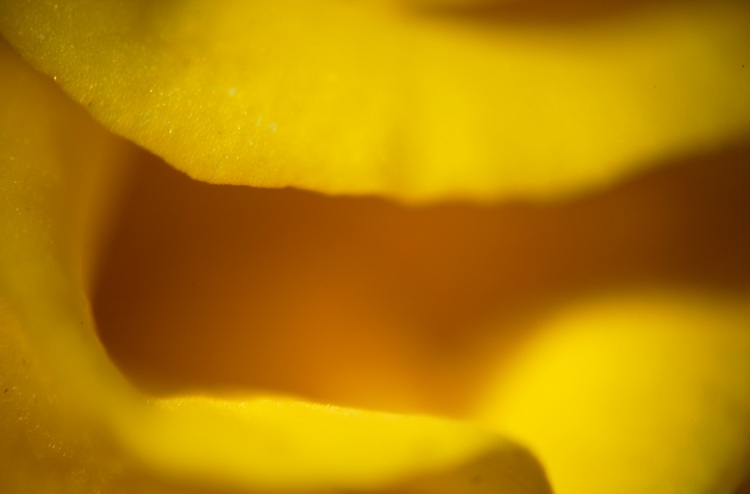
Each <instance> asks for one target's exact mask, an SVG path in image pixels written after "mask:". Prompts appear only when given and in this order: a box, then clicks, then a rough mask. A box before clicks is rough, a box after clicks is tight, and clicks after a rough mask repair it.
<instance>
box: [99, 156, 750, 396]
mask: <svg viewBox="0 0 750 494" xmlns="http://www.w3.org/2000/svg"><path fill="white" fill-rule="evenodd" d="M140 161H141V162H140V163H138V164H137V165H136V166H137V170H136V178H135V180H134V183H133V185H132V188H131V190H130V192H129V194H128V195H127V197H126V200H125V202H124V204H123V209H122V213H121V216H120V218H119V219H118V220H117V226H116V229H115V234H114V237H113V239H112V241H111V243H110V248H109V250H108V252H107V253H106V255H105V262H104V264H103V267H102V270H101V272H100V274H99V277H98V284H97V287H96V290H95V293H94V294H93V300H94V309H95V314H96V317H97V320H98V325H99V330H100V334H101V338H102V341H103V342H104V344H105V345H106V347H107V349H108V351H109V352H110V353H111V355H112V357H113V359H114V361H115V362H117V363H118V364H119V365H120V366H121V368H122V369H123V370H124V371H125V372H126V373H127V374H129V375H130V376H131V377H132V378H133V379H134V380H135V381H136V382H138V383H140V384H141V385H143V386H145V387H147V388H150V389H152V390H153V391H154V392H160V393H170V392H177V391H181V390H193V389H196V388H197V389H203V390H206V391H207V392H219V391H220V390H222V389H245V390H247V389H271V390H275V391H280V392H288V393H293V394H300V395H303V396H307V397H310V398H313V399H317V400H321V401H329V402H335V403H342V404H348V405H357V406H369V407H381V406H382V407H383V408H388V409H398V410H402V409H403V410H434V409H439V410H442V411H445V410H446V409H448V410H449V409H451V407H453V406H454V402H460V401H461V400H463V399H466V398H467V396H468V395H470V394H471V392H472V385H471V382H472V377H471V376H472V375H473V373H475V372H478V369H480V368H481V365H483V364H482V358H484V357H483V356H484V355H485V354H486V350H485V349H484V348H483V346H485V345H486V344H487V343H486V342H487V341H488V338H487V334H488V332H495V333H497V334H506V335H507V336H502V337H501V338H500V339H502V338H507V339H508V347H511V344H510V341H511V340H512V339H513V338H516V337H518V336H519V335H518V334H516V333H515V332H514V330H513V328H518V327H521V326H520V325H518V324H516V322H515V321H517V317H523V316H524V315H525V314H542V313H544V311H545V310H547V309H550V308H551V307H553V306H554V304H556V303H558V302H560V301H564V300H567V299H570V298H572V297H576V296H579V295H581V294H585V293H591V292H598V291H601V290H612V289H619V288H627V287H641V286H678V287H698V288H701V289H711V290H739V289H747V288H750V150H748V148H740V149H737V148H735V149H732V150H727V151H725V152H721V153H716V154H712V155H706V156H698V157H694V158H691V159H689V160H684V162H682V163H679V164H673V165H670V166H665V167H662V168H660V169H658V170H656V171H654V172H652V173H650V174H649V175H647V176H642V177H639V178H637V179H635V180H631V181H629V182H628V183H625V184H622V185H620V186H619V187H617V188H615V189H614V190H611V191H608V192H602V193H598V194H594V195H589V196H586V197H581V198H578V199H575V200H570V201H567V202H563V203H550V204H520V203H514V204H503V205H498V206H495V207H481V206H477V205H470V204H442V205H435V206H430V207H413V208H411V207H405V206H401V205H397V204H394V203H391V202H389V201H386V200H382V199H376V198H346V197H338V198H336V197H327V196H323V195H319V194H314V193H308V192H301V191H296V190H261V189H252V188H245V187H233V186H217V185H209V184H205V183H200V182H195V181H193V180H191V179H189V178H187V177H185V176H184V175H182V174H180V173H179V172H177V171H175V170H173V169H171V168H170V167H168V166H166V165H164V164H163V163H161V162H160V161H158V160H157V159H156V158H153V157H151V156H149V155H146V154H145V153H144V154H143V155H142V156H141V157H140ZM503 332H504V333H503ZM521 337H522V335H521ZM493 338H495V340H493V341H496V340H497V337H496V335H495V336H493ZM498 353H499V352H498V351H494V353H493V355H498ZM440 387H443V388H444V389H440ZM441 396H444V397H442V398H441ZM455 406H458V405H455Z"/></svg>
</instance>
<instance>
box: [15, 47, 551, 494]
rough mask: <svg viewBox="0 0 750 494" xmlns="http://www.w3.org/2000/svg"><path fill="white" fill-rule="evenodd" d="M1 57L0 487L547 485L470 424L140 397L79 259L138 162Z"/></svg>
mask: <svg viewBox="0 0 750 494" xmlns="http://www.w3.org/2000/svg"><path fill="white" fill-rule="evenodd" d="M0 57H1V58H0V64H1V66H2V71H3V75H4V77H3V78H2V80H1V81H0V94H2V96H3V104H2V111H1V112H0V161H1V163H2V164H1V165H0V228H1V230H0V236H1V237H2V239H3V241H2V243H0V380H1V386H2V391H1V393H2V394H0V400H1V401H0V403H2V406H0V430H1V431H2V437H3V440H2V441H0V491H2V492H45V493H55V492H65V493H81V494H83V493H90V492H97V491H101V492H106V493H119V492H123V493H124V492H154V493H171V492H223V490H226V491H227V492H234V490H236V491H242V492H247V491H248V490H249V491H250V492H276V491H280V492H294V493H298V492H340V491H342V490H343V491H348V492H373V491H375V492H383V491H390V490H393V489H395V490H397V491H398V490H401V491H407V492H440V490H439V489H436V490H433V489H432V488H430V487H429V486H433V487H435V485H436V484H435V482H436V480H435V479H436V478H438V479H441V480H440V482H439V486H440V489H444V492H456V490H457V489H458V490H462V489H463V488H464V486H468V487H467V488H468V489H473V491H472V492H474V491H476V492H486V490H487V489H489V490H490V491H491V492H495V491H497V490H501V489H507V490H508V491H509V492H519V493H527V492H530V493H536V492H548V487H547V484H546V481H545V479H544V475H543V473H542V471H541V469H540V468H539V466H538V465H537V464H536V463H535V461H534V460H533V458H532V457H531V456H530V455H529V454H528V453H526V452H525V451H524V450H523V449H521V448H520V447H518V446H515V445H513V444H511V443H509V442H507V441H504V440H502V439H500V438H498V437H495V436H493V435H492V434H490V433H488V432H486V431H485V430H483V429H481V428H477V427H475V426H473V425H470V424H460V423H454V422H448V421H443V420H439V419H436V418H428V417H416V416H414V417H409V416H402V415H390V414H383V413H376V412H367V411H363V410H353V409H345V408H339V407H333V406H323V405H313V404H307V403H303V402H299V401H294V400H290V399H283V398H278V399H277V398H275V397H273V396H270V395H269V396H265V397H252V396H250V397H247V398H246V399H236V400H232V399H215V398H204V397H200V396H191V397H189V398H173V399H161V400H147V398H146V397H145V396H143V395H141V394H140V393H138V392H135V391H134V390H132V389H131V388H130V387H129V386H128V385H127V384H126V383H125V381H124V380H123V379H122V377H121V376H120V374H119V372H118V371H117V370H116V369H115V367H114V366H113V364H112V363H111V361H110V360H109V359H108V358H107V356H106V354H105V352H104V349H103V348H102V347H101V345H100V344H99V342H98V340H97V338H96V334H95V330H94V326H93V322H92V319H91V316H90V310H89V307H88V302H87V300H86V298H85V294H84V279H83V269H82V267H83V264H84V262H83V261H85V260H83V259H80V255H81V249H82V248H83V246H82V245H81V244H82V243H83V236H82V231H83V226H82V222H83V221H84V219H85V217H86V216H87V214H88V212H87V209H88V208H89V207H90V205H91V204H95V203H96V202H92V201H95V200H94V198H93V197H94V196H95V194H94V192H95V189H96V188H97V184H96V183H94V184H92V183H91V181H92V180H93V177H97V176H100V175H101V176H103V178H102V180H105V179H106V176H107V175H108V173H109V170H110V169H116V168H117V165H118V161H122V160H126V159H128V158H129V157H132V156H137V153H134V152H133V150H132V148H130V147H129V145H128V144H127V143H124V142H122V141H120V140H119V139H117V138H116V137H114V136H112V135H111V134H109V133H107V132H106V131H104V130H103V129H101V128H100V127H99V126H98V125H97V124H96V123H95V122H93V121H92V120H91V119H90V118H89V117H88V116H87V115H86V114H85V112H84V111H83V110H82V109H80V108H78V107H76V106H75V105H74V104H73V103H72V102H70V101H69V100H68V99H67V98H66V97H65V96H64V95H63V94H61V93H60V92H59V91H58V90H57V89H56V88H55V87H54V84H53V83H52V81H49V80H46V79H45V78H43V77H42V76H41V75H40V74H38V73H35V72H34V71H32V70H31V69H30V68H29V67H27V66H25V64H24V63H23V62H22V61H21V60H20V59H18V58H17V57H16V56H15V55H13V54H12V52H11V51H10V49H9V48H8V47H7V46H3V48H2V53H1V54H0ZM476 476H480V477H481V478H482V479H483V482H481V483H479V484H476V483H472V479H473V478H475V477H476ZM425 486H427V487H425ZM425 489H428V490H427V491H425Z"/></svg>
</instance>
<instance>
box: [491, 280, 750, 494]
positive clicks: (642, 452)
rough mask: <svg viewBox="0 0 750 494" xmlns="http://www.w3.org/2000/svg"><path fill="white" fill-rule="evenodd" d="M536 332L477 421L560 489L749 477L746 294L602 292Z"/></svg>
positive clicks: (725, 484) (674, 486) (717, 487)
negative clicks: (517, 443) (517, 445)
mask: <svg viewBox="0 0 750 494" xmlns="http://www.w3.org/2000/svg"><path fill="white" fill-rule="evenodd" d="M538 331H539V332H538V336H537V337H535V338H532V339H531V341H529V342H528V343H527V344H525V345H523V346H522V348H521V349H520V351H519V354H518V358H517V359H516V360H515V361H514V362H513V363H512V364H511V365H507V366H505V367H503V369H502V370H501V371H499V372H498V373H497V374H496V378H495V381H496V382H495V383H494V384H493V385H491V386H489V387H488V389H487V394H486V396H487V399H486V400H485V403H484V405H483V406H482V407H480V411H479V414H480V415H481V416H482V417H483V419H484V420H486V421H488V422H489V423H492V424H495V426H496V428H497V430H499V431H503V432H504V433H506V434H509V435H511V436H512V437H515V438H516V439H518V440H521V441H523V443H524V444H527V445H529V446H530V447H531V448H532V450H533V451H535V452H537V453H538V454H539V456H540V459H541V461H542V463H543V464H544V466H545V468H546V469H547V472H548V474H549V476H550V482H551V483H552V485H553V486H554V488H555V492H557V493H558V494H596V493H601V492H607V493H612V494H629V493H633V492H640V493H663V492H682V493H709V492H717V493H718V492H722V493H734V492H740V490H739V488H738V487H739V486H740V485H742V484H743V481H744V482H747V481H748V480H750V477H748V475H750V441H748V438H749V437H750V296H749V295H748V294H747V293H745V294H744V295H742V296H739V295H735V296H724V297H722V298H717V297H706V296H701V297H697V296H695V295H694V294H693V295H689V294H681V295H677V294H674V293H673V294H669V295H666V294H658V293H640V294H637V295H636V294H631V295H628V296H619V297H601V298H596V299H594V300H590V301H587V302H585V303H578V304H574V305H573V306H571V307H568V308H567V309H565V310H563V311H560V312H559V313H557V314H555V315H554V316H553V317H551V318H549V319H548V320H547V321H546V322H544V323H542V324H541V327H540V328H539V329H538ZM746 487H747V486H746ZM742 492H744V491H742Z"/></svg>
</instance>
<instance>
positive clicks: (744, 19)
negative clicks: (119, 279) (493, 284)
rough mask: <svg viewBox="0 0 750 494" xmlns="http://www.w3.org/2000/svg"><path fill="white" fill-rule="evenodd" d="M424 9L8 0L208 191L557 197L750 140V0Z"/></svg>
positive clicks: (110, 121) (66, 84) (62, 78)
mask: <svg viewBox="0 0 750 494" xmlns="http://www.w3.org/2000/svg"><path fill="white" fill-rule="evenodd" d="M429 3H430V2H427V4H425V3H423V2H344V1H340V0H320V1H308V0H297V1H295V0H282V1H276V0H274V1H270V0H269V1H253V2H249V1H226V2H220V3H216V2H205V1H195V0H194V1H185V2H177V1H166V2H150V1H140V2H100V1H98V0H89V1H85V0H81V1H74V2H57V1H55V0H44V1H36V0H25V1H7V2H4V4H3V6H2V9H1V10H0V31H1V32H2V34H3V35H4V36H5V37H6V38H7V39H8V40H9V41H10V42H11V44H13V45H14V46H15V47H16V48H17V49H18V50H19V51H20V52H21V53H22V54H23V56H24V57H26V58H27V59H29V60H30V61H31V62H32V63H33V64H34V65H35V66H36V67H38V68H39V69H41V70H42V71H43V72H45V73H47V74H49V75H51V76H55V77H56V78H57V81H58V83H59V84H60V86H61V87H63V88H64V89H65V90H66V91H67V92H68V93H69V94H70V95H72V96H73V97H74V99H76V100H77V101H79V102H80V103H81V104H82V105H84V106H85V107H86V108H87V109H88V110H89V111H90V112H91V113H92V114H93V115H94V116H95V117H96V118H97V119H98V120H99V121H101V122H103V123H104V124H105V126H106V127H108V128H110V129H112V130H114V131H115V132H116V133H118V134H122V135H124V136H126V137H128V138H129V139H132V140H134V141H135V142H136V143H138V144H140V145H143V146H144V147H146V148H147V149H149V150H151V151H153V152H155V153H156V154H158V155H159V156H162V157H163V158H165V159H166V160H167V161H168V162H169V163H171V164H172V165H174V166H176V167H178V168H179V169H181V170H184V171H186V172H187V173H188V174H190V175H191V176H193V177H196V178H199V179H201V180H205V181H209V182H218V183H234V184H250V185H258V186H287V185H291V186H296V187H301V188H306V189H313V190H318V191H325V192H331V193H349V194H363V193H377V194H387V195H389V196H395V197H400V198H404V199H417V200H419V199H434V198H441V197H447V196H450V197H468V198H476V199H497V198H505V197H520V196H525V197H528V196H531V197H550V196H559V195H564V194H566V193H567V194H569V193H572V192H576V191H579V190H581V189H583V188H587V187H592V186H601V185H605V184H609V183H611V182H613V181H615V180H616V179H618V178H620V177H622V176H623V175H629V174H633V173H634V172H635V171H637V170H642V169H644V168H646V167H649V166H653V165H655V164H658V163H660V162H663V161H664V160H669V159H671V158H672V157H673V156H675V155H684V154H687V153H692V152H695V151H705V150H708V149H713V148H716V147H720V146H722V145H724V144H726V143H727V142H730V141H733V140H734V141H736V140H740V139H746V138H747V136H748V133H749V132H750V98H748V97H747V95H748V94H749V93H750V75H749V74H750V61H749V60H748V58H747V57H748V55H747V53H748V50H750V41H749V40H748V37H747V32H749V31H750V6H749V5H748V3H747V2H744V1H742V0H721V1H715V2H698V1H686V2H669V1H667V2H614V3H613V4H612V5H611V7H609V8H608V7H606V6H597V4H595V3H592V2H570V3H565V4H563V6H562V7H561V6H560V5H558V3H557V2H549V3H547V2H531V4H530V6H529V7H528V8H523V7H520V8H519V7H518V3H517V2H511V3H510V4H508V5H507V6H505V7H504V5H505V3H503V2H496V3H495V4H494V6H490V7H487V5H485V7H479V6H477V5H474V6H473V7H472V6H470V5H465V6H464V7H461V6H455V5H454V6H453V7H450V8H430V6H429ZM553 3H554V4H555V5H556V6H555V7H554V8H553V5H552V4H553ZM566 5H567V6H569V7H566ZM435 6H436V5H433V6H432V7H435ZM548 11H549V12H552V14H548V13H547V12H548ZM745 67H748V68H745Z"/></svg>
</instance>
